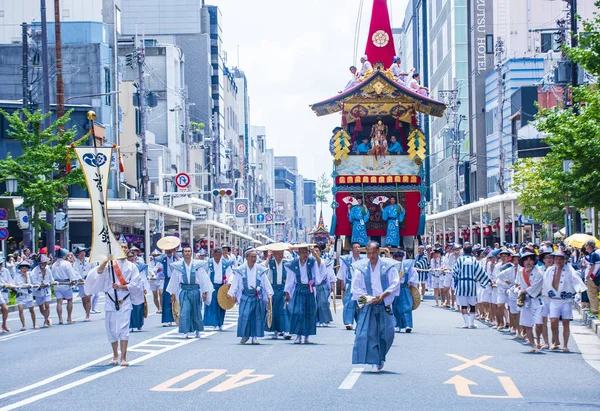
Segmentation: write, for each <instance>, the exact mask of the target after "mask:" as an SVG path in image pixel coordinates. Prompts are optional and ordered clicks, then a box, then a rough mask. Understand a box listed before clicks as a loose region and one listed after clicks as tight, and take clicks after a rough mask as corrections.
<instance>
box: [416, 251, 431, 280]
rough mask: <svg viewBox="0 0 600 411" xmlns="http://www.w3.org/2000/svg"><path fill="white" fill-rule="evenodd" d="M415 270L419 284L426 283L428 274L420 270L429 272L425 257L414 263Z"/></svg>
mask: <svg viewBox="0 0 600 411" xmlns="http://www.w3.org/2000/svg"><path fill="white" fill-rule="evenodd" d="M415 269H416V270H417V274H418V276H419V282H420V283H421V284H422V283H426V282H427V277H428V274H429V273H428V272H427V271H421V270H429V263H428V262H427V257H425V258H419V259H417V261H415Z"/></svg>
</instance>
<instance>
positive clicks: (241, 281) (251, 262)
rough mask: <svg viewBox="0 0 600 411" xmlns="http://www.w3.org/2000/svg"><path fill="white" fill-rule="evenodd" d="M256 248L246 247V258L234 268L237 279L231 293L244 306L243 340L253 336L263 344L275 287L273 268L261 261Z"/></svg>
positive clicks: (241, 315)
mask: <svg viewBox="0 0 600 411" xmlns="http://www.w3.org/2000/svg"><path fill="white" fill-rule="evenodd" d="M257 258H258V256H257V253H256V249H254V248H250V249H248V250H247V251H246V262H244V264H242V265H241V266H239V267H237V268H235V269H234V270H233V281H232V284H231V288H230V289H229V292H228V295H229V296H231V297H233V298H234V300H235V302H237V303H238V304H239V306H240V311H239V314H238V327H237V336H238V337H240V338H241V340H240V344H246V343H247V342H248V340H249V339H250V338H252V344H260V343H259V342H258V338H259V337H264V336H265V319H266V311H267V306H268V303H269V299H270V298H271V296H272V295H273V288H272V287H271V283H270V282H269V279H268V278H267V272H268V271H269V269H268V268H267V267H265V266H264V265H262V264H257V263H256V260H257Z"/></svg>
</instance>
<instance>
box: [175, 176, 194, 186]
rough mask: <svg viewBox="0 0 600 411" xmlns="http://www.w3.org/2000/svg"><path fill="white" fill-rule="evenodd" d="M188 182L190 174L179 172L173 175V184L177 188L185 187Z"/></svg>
mask: <svg viewBox="0 0 600 411" xmlns="http://www.w3.org/2000/svg"><path fill="white" fill-rule="evenodd" d="M190 182H191V180H190V176H189V175H188V174H186V173H179V174H177V175H176V176H175V185H176V186H177V187H179V188H187V187H188V186H189V185H190Z"/></svg>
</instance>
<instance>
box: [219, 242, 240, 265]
mask: <svg viewBox="0 0 600 411" xmlns="http://www.w3.org/2000/svg"><path fill="white" fill-rule="evenodd" d="M221 249H222V250H223V259H224V260H227V261H229V262H230V263H231V264H232V268H235V267H237V259H236V258H235V256H234V255H233V254H231V246H230V245H228V244H225V245H224V246H223V247H221Z"/></svg>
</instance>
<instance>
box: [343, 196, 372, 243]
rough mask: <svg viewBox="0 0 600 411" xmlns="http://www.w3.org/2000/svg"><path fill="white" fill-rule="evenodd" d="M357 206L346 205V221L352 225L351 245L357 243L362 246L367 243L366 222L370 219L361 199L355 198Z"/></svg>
mask: <svg viewBox="0 0 600 411" xmlns="http://www.w3.org/2000/svg"><path fill="white" fill-rule="evenodd" d="M356 201H357V202H358V204H357V205H355V206H353V205H352V204H348V220H350V224H352V239H351V241H352V242H353V243H358V244H360V245H361V246H364V245H366V244H367V242H368V241H369V237H368V236H367V222H368V221H369V218H370V217H371V214H370V213H369V209H368V208H367V207H365V206H364V205H363V201H362V198H357V199H356Z"/></svg>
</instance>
